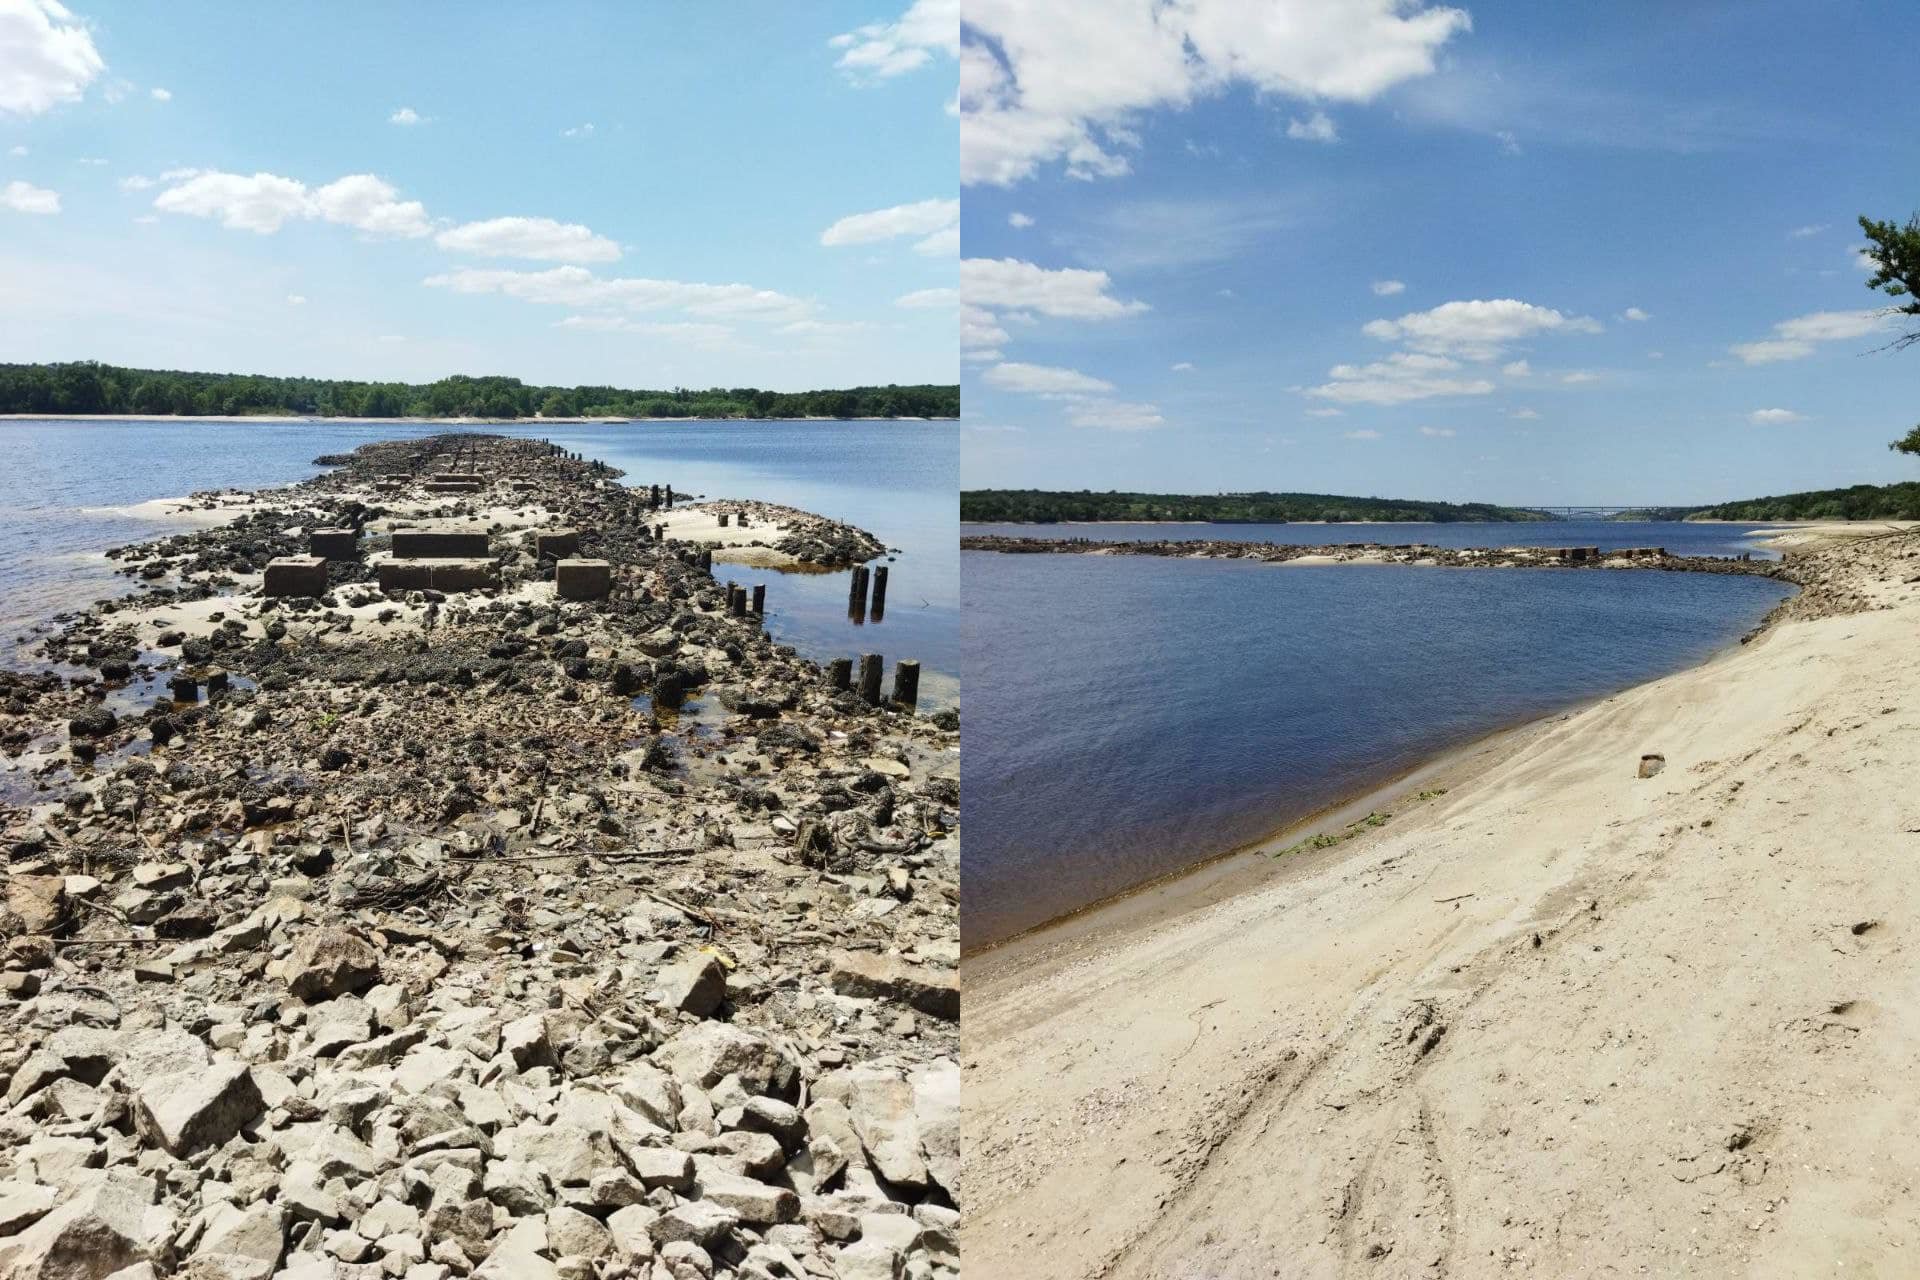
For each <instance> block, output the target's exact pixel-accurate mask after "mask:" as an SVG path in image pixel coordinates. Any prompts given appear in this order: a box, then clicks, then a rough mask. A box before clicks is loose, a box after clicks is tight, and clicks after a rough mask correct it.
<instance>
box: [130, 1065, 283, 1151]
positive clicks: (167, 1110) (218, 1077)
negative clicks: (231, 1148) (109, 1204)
mask: <svg viewBox="0 0 1920 1280" xmlns="http://www.w3.org/2000/svg"><path fill="white" fill-rule="evenodd" d="M134 1102H135V1111H134V1115H135V1119H136V1121H137V1123H138V1124H139V1127H140V1133H141V1135H142V1136H143V1137H145V1138H147V1139H148V1140H149V1141H153V1142H157V1143H159V1144H160V1145H161V1146H163V1147H165V1148H166V1149H167V1150H168V1151H169V1152H171V1153H172V1154H173V1155H176V1156H184V1155H189V1154H191V1153H193V1152H195V1151H198V1150H199V1149H200V1148H202V1147H210V1146H218V1145H220V1144H221V1143H223V1142H225V1141H226V1140H227V1139H228V1138H231V1137H232V1136H233V1135H234V1134H236V1133H238V1132H239V1131H240V1129H241V1128H242V1127H243V1126H245V1125H247V1124H248V1123H250V1122H251V1121H252V1120H254V1118H255V1117H257V1116H259V1115H260V1113H261V1112H263V1111H265V1110H266V1107H267V1104H266V1101H265V1099H263V1098H262V1097H261V1096H260V1088H259V1086H258V1085H256V1084H255V1083H254V1082H253V1072H252V1071H251V1070H250V1069H249V1068H248V1066H247V1064H246V1063H244V1062H234V1061H221V1062H216V1063H213V1064H212V1065H211V1066H208V1067H206V1068H204V1069H201V1070H188V1071H179V1072H174V1073H173V1074H171V1075H164V1076H156V1077H154V1078H153V1079H150V1080H148V1081H146V1082H145V1083H143V1084H142V1085H140V1087H139V1091H138V1092H137V1093H136V1094H135V1095H134Z"/></svg>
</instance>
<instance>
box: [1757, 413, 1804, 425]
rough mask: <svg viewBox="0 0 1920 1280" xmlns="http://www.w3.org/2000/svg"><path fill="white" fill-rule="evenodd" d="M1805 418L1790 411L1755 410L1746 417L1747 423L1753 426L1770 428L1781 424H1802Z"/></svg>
mask: <svg viewBox="0 0 1920 1280" xmlns="http://www.w3.org/2000/svg"><path fill="white" fill-rule="evenodd" d="M1805 420H1806V419H1805V417H1804V415H1802V414H1798V413H1795V412H1794V411H1793V410H1791V409H1755V410H1754V411H1753V412H1752V413H1750V414H1748V415H1747V421H1748V422H1751V423H1753V424H1754V425H1755V426H1760V427H1764V426H1772V425H1774V424H1777V423H1783V422H1803V421H1805Z"/></svg>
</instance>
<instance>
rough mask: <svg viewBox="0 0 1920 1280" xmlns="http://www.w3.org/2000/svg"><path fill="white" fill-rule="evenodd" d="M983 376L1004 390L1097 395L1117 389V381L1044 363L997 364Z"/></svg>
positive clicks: (985, 379) (986, 381) (981, 376)
mask: <svg viewBox="0 0 1920 1280" xmlns="http://www.w3.org/2000/svg"><path fill="white" fill-rule="evenodd" d="M980 380H981V381H982V382H984V383H986V384H987V385H988V386H990V387H993V388H995V389H997V390H1000V391H1024V392H1028V393H1030V394H1034V395H1095V394H1099V393H1101V392H1106V391H1111V390H1113V384H1112V383H1111V382H1107V381H1105V380H1104V379H1101V378H1095V377H1092V376H1091V375H1089V374H1084V373H1081V372H1080V371H1079V370H1077V369H1060V368H1055V367H1053V366H1051V365H1044V364H1018V363H1014V364H996V365H994V366H993V367H992V368H991V369H988V370H987V371H986V372H985V373H983V374H981V375H980Z"/></svg>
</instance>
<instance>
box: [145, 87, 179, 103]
mask: <svg viewBox="0 0 1920 1280" xmlns="http://www.w3.org/2000/svg"><path fill="white" fill-rule="evenodd" d="M147 94H148V96H149V97H151V98H152V99H153V100H154V101H155V102H172V101H173V91H172V90H171V89H162V88H160V87H159V86H158V85H155V86H154V87H153V88H152V89H149V90H148V91H147Z"/></svg>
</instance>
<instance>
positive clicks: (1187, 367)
mask: <svg viewBox="0 0 1920 1280" xmlns="http://www.w3.org/2000/svg"><path fill="white" fill-rule="evenodd" d="M1173 371H1174V372H1175V373H1191V372H1192V371H1193V361H1191V360H1182V361H1181V362H1180V363H1179V364H1176V365H1174V366H1173Z"/></svg>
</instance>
